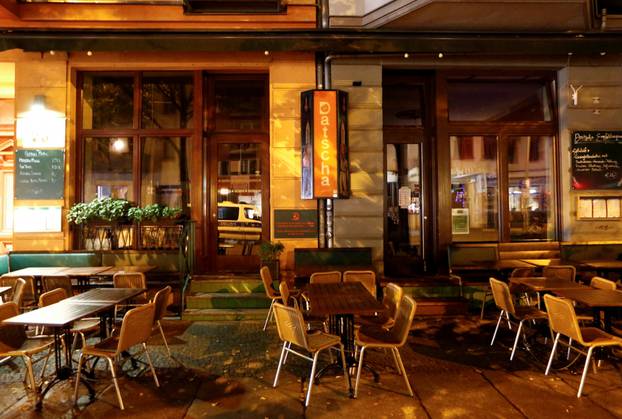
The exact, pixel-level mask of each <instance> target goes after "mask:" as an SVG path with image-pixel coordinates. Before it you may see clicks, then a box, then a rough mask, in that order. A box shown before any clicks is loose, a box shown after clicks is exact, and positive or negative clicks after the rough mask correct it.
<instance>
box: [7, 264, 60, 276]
mask: <svg viewBox="0 0 622 419" xmlns="http://www.w3.org/2000/svg"><path fill="white" fill-rule="evenodd" d="M64 269H67V268H66V267H63V266H40V267H30V268H23V269H18V270H16V271H11V272H9V273H7V274H5V276H11V277H14V276H46V275H62V271H63V270H64Z"/></svg>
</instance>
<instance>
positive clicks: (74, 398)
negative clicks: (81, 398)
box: [73, 353, 84, 406]
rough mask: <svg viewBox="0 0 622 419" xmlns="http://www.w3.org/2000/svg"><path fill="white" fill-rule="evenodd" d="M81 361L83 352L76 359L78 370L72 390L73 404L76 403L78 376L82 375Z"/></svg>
mask: <svg viewBox="0 0 622 419" xmlns="http://www.w3.org/2000/svg"><path fill="white" fill-rule="evenodd" d="M82 361H84V354H83V353H81V354H80V358H79V359H78V371H77V372H76V387H75V389H74V390H73V405H74V406H75V405H76V404H77V403H78V386H79V385H80V376H81V375H82Z"/></svg>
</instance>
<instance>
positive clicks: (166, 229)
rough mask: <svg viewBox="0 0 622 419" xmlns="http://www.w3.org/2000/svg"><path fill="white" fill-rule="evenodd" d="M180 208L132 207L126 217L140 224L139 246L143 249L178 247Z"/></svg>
mask: <svg viewBox="0 0 622 419" xmlns="http://www.w3.org/2000/svg"><path fill="white" fill-rule="evenodd" d="M181 214H182V209H181V208H171V207H169V206H165V205H160V204H149V205H146V206H145V207H143V208H139V207H134V208H130V209H129V211H128V217H130V218H131V219H132V220H134V221H135V222H137V223H139V224H140V245H141V247H142V248H144V249H169V248H170V249H174V248H177V246H178V241H179V236H180V234H181V232H182V229H183V227H182V226H181V225H179V223H177V220H178V219H179V216H180V215H181Z"/></svg>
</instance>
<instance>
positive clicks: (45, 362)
mask: <svg viewBox="0 0 622 419" xmlns="http://www.w3.org/2000/svg"><path fill="white" fill-rule="evenodd" d="M53 350H54V347H53V346H50V349H48V353H47V355H46V356H45V361H43V367H42V368H41V376H40V377H39V379H40V380H43V377H44V376H45V370H46V369H47V367H48V360H49V359H50V355H52V351H53Z"/></svg>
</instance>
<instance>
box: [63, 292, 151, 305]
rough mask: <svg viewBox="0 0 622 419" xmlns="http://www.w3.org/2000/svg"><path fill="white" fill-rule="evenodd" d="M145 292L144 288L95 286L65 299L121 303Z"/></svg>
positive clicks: (81, 301)
mask: <svg viewBox="0 0 622 419" xmlns="http://www.w3.org/2000/svg"><path fill="white" fill-rule="evenodd" d="M143 292H145V289H144V288H95V289H92V290H88V291H86V292H83V293H81V294H78V295H74V296H73V297H69V298H67V299H65V300H63V301H68V302H70V303H75V304H92V303H95V304H100V303H106V304H110V305H115V304H119V303H121V302H123V301H125V300H129V299H130V298H132V297H136V296H137V295H139V294H141V293H143Z"/></svg>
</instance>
